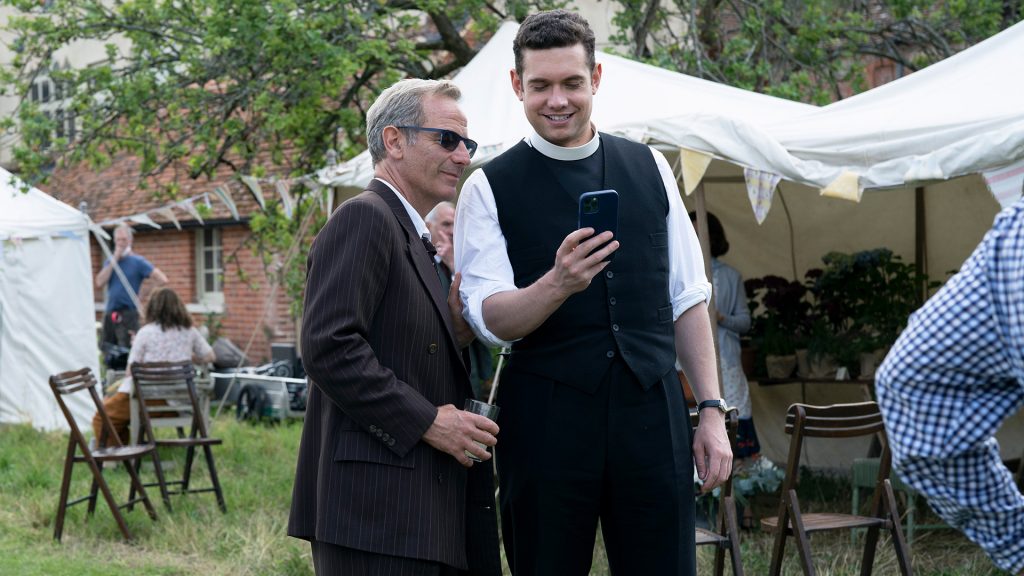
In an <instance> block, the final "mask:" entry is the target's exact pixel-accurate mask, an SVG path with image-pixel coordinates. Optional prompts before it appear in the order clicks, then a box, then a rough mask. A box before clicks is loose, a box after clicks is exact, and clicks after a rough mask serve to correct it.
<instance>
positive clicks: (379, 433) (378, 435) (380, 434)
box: [377, 428, 384, 438]
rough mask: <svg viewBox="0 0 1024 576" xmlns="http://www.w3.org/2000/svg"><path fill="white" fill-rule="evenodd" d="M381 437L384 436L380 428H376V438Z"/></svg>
mask: <svg viewBox="0 0 1024 576" xmlns="http://www.w3.org/2000/svg"><path fill="white" fill-rule="evenodd" d="M383 435H384V432H382V431H381V429H380V428H377V438H380V437H381V436H383Z"/></svg>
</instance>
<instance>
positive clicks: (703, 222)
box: [693, 182, 725, 398]
mask: <svg viewBox="0 0 1024 576" xmlns="http://www.w3.org/2000/svg"><path fill="white" fill-rule="evenodd" d="M693 192H694V202H695V204H696V207H697V239H698V240H700V251H701V255H702V256H703V257H704V274H705V275H706V276H707V278H708V281H709V282H713V280H714V275H713V274H712V272H711V238H710V237H709V235H708V206H707V198H706V197H705V195H704V183H703V182H701V183H700V184H697V188H696V189H695V190H694V191H693ZM716 318H718V308H717V307H716V306H715V297H714V290H712V293H711V301H710V302H708V320H709V321H710V322H711V340H712V342H714V345H715V371H716V372H718V394H719V397H720V398H724V397H725V393H724V391H723V390H722V362H721V358H720V357H719V351H718V322H717V321H716V320H715V319H716Z"/></svg>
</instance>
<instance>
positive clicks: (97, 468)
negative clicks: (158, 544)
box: [86, 458, 134, 540]
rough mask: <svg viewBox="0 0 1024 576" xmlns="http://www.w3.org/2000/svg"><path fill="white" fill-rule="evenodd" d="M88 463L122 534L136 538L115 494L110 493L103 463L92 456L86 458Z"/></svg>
mask: <svg viewBox="0 0 1024 576" xmlns="http://www.w3.org/2000/svg"><path fill="white" fill-rule="evenodd" d="M86 463H87V464H89V468H90V469H91V470H92V477H93V480H95V481H96V482H97V483H98V484H99V485H100V491H101V492H102V493H103V499H104V500H106V501H107V506H109V507H110V513H111V514H113V515H114V520H116V521H117V527H118V528H120V529H121V534H123V535H124V539H125V540H134V538H133V537H132V533H131V532H130V531H129V530H128V524H127V523H125V521H124V516H122V515H121V510H120V509H119V508H118V505H117V502H115V501H114V495H113V494H111V493H110V488H109V487H108V486H107V481H106V480H104V479H103V468H102V464H97V462H96V461H95V460H93V459H92V458H89V459H88V460H86Z"/></svg>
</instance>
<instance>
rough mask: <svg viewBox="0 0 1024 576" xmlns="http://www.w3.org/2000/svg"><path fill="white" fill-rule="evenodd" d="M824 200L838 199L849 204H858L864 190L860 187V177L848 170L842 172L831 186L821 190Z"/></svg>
mask: <svg viewBox="0 0 1024 576" xmlns="http://www.w3.org/2000/svg"><path fill="white" fill-rule="evenodd" d="M821 195H822V196H825V197H826V198H839V199H840V200H849V201H851V202H860V199H861V196H863V195H864V189H863V188H861V187H860V176H858V175H857V174H856V173H854V172H850V171H849V170H846V171H843V173H842V174H840V175H839V176H837V177H836V179H835V180H833V181H832V183H831V184H829V185H828V186H826V187H824V188H822V189H821Z"/></svg>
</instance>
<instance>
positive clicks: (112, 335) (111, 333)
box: [101, 308, 139, 348]
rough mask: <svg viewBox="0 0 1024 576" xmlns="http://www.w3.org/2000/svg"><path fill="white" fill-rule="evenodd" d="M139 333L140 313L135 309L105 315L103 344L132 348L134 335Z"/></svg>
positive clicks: (113, 311)
mask: <svg viewBox="0 0 1024 576" xmlns="http://www.w3.org/2000/svg"><path fill="white" fill-rule="evenodd" d="M138 331H139V312H138V311H137V310H135V309H134V308H129V309H125V310H112V311H110V312H106V313H104V314H103V339H102V340H101V342H104V343H110V344H116V345H118V346H123V347H125V348H131V346H132V335H134V334H135V333H136V332H138Z"/></svg>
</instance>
